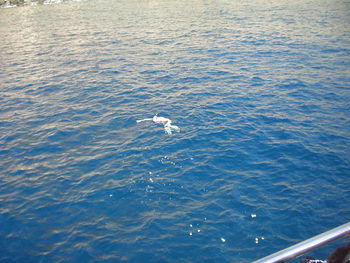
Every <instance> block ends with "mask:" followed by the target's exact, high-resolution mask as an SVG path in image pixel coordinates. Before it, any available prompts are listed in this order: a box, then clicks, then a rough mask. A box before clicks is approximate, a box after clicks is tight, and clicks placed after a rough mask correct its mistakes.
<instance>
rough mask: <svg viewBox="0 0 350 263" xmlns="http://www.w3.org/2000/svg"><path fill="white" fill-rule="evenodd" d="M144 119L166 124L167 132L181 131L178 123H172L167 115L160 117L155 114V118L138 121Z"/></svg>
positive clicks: (165, 129)
mask: <svg viewBox="0 0 350 263" xmlns="http://www.w3.org/2000/svg"><path fill="white" fill-rule="evenodd" d="M143 121H153V122H154V123H160V124H163V125H164V131H165V133H167V134H172V131H176V132H180V128H179V127H178V126H176V125H171V122H172V121H171V120H170V119H168V118H165V117H158V116H157V115H155V116H154V117H153V118H147V119H142V120H137V121H136V122H137V123H140V122H143Z"/></svg>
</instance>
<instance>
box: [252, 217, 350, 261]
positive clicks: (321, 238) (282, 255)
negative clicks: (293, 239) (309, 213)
mask: <svg viewBox="0 0 350 263" xmlns="http://www.w3.org/2000/svg"><path fill="white" fill-rule="evenodd" d="M346 236H350V222H348V223H346V224H344V225H341V226H338V227H336V228H333V229H331V230H329V231H327V232H324V233H322V234H319V235H317V236H314V237H312V238H309V239H307V240H305V241H302V242H300V243H297V244H295V245H293V246H291V247H288V248H286V249H284V250H281V251H278V252H276V253H274V254H271V255H269V256H267V257H264V258H262V259H259V260H256V261H254V262H253V263H283V262H287V261H289V260H292V259H295V258H297V257H299V256H301V255H304V254H305V253H308V252H310V251H312V250H314V249H316V248H319V247H321V246H324V245H326V244H328V243H331V242H333V241H335V240H337V239H340V238H343V237H346Z"/></svg>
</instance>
